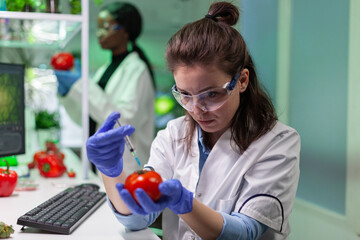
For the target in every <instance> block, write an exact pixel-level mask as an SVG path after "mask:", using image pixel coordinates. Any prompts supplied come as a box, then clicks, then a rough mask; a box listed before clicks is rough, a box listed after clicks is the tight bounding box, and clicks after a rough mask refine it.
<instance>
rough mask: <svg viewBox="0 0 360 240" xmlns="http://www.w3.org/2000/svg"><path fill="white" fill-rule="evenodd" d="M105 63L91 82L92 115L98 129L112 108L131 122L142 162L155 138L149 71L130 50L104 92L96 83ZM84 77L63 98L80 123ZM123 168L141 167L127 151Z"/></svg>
mask: <svg viewBox="0 0 360 240" xmlns="http://www.w3.org/2000/svg"><path fill="white" fill-rule="evenodd" d="M108 65H109V63H108V64H104V65H103V66H102V67H100V68H99V70H98V71H97V72H96V73H95V75H94V77H93V78H92V79H91V80H90V81H89V114H90V116H91V117H92V118H93V119H94V120H95V121H96V122H97V123H98V126H97V127H98V128H99V127H100V126H101V124H102V123H103V122H104V121H105V119H106V118H107V117H108V116H109V114H110V113H111V112H113V111H118V112H120V113H121V118H120V122H121V124H122V125H125V124H131V125H132V126H134V127H135V133H134V134H132V135H131V136H130V139H131V140H132V143H133V144H134V146H135V148H136V153H137V155H138V157H139V159H140V161H141V163H142V165H143V164H144V163H145V162H146V161H147V160H148V159H149V154H150V145H151V142H152V140H153V138H154V128H155V123H154V98H155V92H154V87H153V85H152V81H151V77H150V73H149V71H148V68H147V67H146V64H145V62H144V61H142V60H141V59H140V57H139V56H138V54H137V53H136V52H131V53H129V54H128V55H127V56H126V58H125V59H124V60H123V61H122V62H121V63H120V65H119V66H118V67H117V69H116V70H115V72H114V73H113V74H112V76H111V78H110V79H109V81H108V83H107V85H106V87H105V91H104V90H103V89H101V88H100V86H99V85H98V84H97V82H98V81H99V80H100V78H101V76H102V75H103V73H104V72H105V70H106V68H107V67H108ZM81 93H82V81H81V79H80V80H79V81H77V82H75V84H74V85H73V86H72V87H71V89H70V91H69V93H68V94H67V95H66V96H65V97H63V98H62V99H61V103H62V104H63V105H64V107H65V109H66V111H67V112H68V114H69V116H70V117H71V118H72V119H73V120H74V121H75V122H76V123H78V124H79V125H81V95H82V94H81ZM123 159H124V170H125V171H126V172H128V173H131V172H133V171H135V170H136V169H139V168H140V169H141V167H139V166H138V165H137V163H136V161H135V160H134V158H133V157H132V156H131V154H130V153H129V151H128V150H127V149H125V152H124V157H123Z"/></svg>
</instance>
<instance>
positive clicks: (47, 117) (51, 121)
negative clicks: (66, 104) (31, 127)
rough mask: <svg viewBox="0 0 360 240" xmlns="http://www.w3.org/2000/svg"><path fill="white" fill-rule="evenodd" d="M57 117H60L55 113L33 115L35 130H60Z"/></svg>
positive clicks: (40, 112)
mask: <svg viewBox="0 0 360 240" xmlns="http://www.w3.org/2000/svg"><path fill="white" fill-rule="evenodd" d="M59 117H60V116H59V114H58V113H57V112H55V113H48V112H47V111H39V112H37V113H35V128H36V129H48V128H60V123H59V122H60V121H59Z"/></svg>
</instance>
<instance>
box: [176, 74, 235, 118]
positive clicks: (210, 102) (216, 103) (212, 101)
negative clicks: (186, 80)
mask: <svg viewBox="0 0 360 240" xmlns="http://www.w3.org/2000/svg"><path fill="white" fill-rule="evenodd" d="M239 77H240V74H238V75H236V76H235V77H233V79H232V80H231V81H230V82H227V83H225V84H224V85H223V86H222V87H220V88H213V89H210V90H206V91H204V92H202V93H199V94H196V95H189V94H184V93H181V92H179V91H178V90H177V88H176V84H174V86H173V87H172V88H171V91H172V94H173V95H174V97H175V99H176V101H177V102H178V103H179V104H180V105H181V106H182V107H183V108H185V110H187V111H189V112H193V111H194V108H195V105H196V107H198V108H199V109H201V110H202V111H204V112H210V111H215V110H217V109H218V108H220V107H221V106H222V105H223V104H224V103H225V102H226V101H227V100H228V99H229V97H230V95H231V92H232V91H233V90H234V88H235V86H236V83H237V80H238V78H239Z"/></svg>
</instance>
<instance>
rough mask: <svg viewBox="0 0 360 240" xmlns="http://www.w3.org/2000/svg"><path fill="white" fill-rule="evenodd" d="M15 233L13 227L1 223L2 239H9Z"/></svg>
mask: <svg viewBox="0 0 360 240" xmlns="http://www.w3.org/2000/svg"><path fill="white" fill-rule="evenodd" d="M13 233H14V229H13V227H12V225H10V226H9V225H6V224H5V223H4V222H0V238H9V237H10V235H11V234H13Z"/></svg>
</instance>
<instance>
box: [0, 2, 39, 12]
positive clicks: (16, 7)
mask: <svg viewBox="0 0 360 240" xmlns="http://www.w3.org/2000/svg"><path fill="white" fill-rule="evenodd" d="M36 3H37V0H7V1H6V10H7V11H14V12H21V11H32V9H33V8H34V7H35V5H36Z"/></svg>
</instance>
